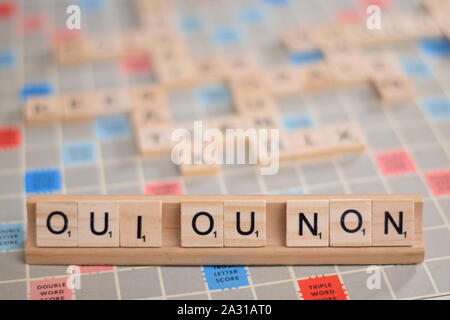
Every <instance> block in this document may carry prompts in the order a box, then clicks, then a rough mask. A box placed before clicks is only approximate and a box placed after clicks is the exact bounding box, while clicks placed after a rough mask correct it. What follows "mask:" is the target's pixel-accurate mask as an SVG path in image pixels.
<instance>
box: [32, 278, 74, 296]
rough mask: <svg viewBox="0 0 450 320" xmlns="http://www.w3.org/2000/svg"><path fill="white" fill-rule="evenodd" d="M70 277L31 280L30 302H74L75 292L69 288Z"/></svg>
mask: <svg viewBox="0 0 450 320" xmlns="http://www.w3.org/2000/svg"><path fill="white" fill-rule="evenodd" d="M68 279H69V277H63V278H54V279H43V280H31V281H30V296H29V299H30V300H72V299H73V291H72V289H69V288H68V287H67V280H68Z"/></svg>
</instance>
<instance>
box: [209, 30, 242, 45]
mask: <svg viewBox="0 0 450 320" xmlns="http://www.w3.org/2000/svg"><path fill="white" fill-rule="evenodd" d="M213 39H214V41H215V42H216V43H217V44H219V45H224V46H229V45H236V44H238V43H239V42H240V41H241V34H240V33H239V32H238V31H237V30H235V29H233V28H222V29H219V30H217V31H216V32H214V34H213Z"/></svg>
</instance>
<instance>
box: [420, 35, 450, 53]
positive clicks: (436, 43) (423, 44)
mask: <svg viewBox="0 0 450 320" xmlns="http://www.w3.org/2000/svg"><path fill="white" fill-rule="evenodd" d="M419 46H420V48H421V49H422V51H423V52H424V53H425V54H427V55H430V56H434V57H448V56H450V42H449V41H448V39H447V38H444V37H441V38H429V39H423V40H420V42H419Z"/></svg>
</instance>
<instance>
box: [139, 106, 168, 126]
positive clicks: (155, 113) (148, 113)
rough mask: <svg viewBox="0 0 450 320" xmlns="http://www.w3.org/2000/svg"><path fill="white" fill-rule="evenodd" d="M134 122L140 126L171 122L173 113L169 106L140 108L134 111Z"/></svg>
mask: <svg viewBox="0 0 450 320" xmlns="http://www.w3.org/2000/svg"><path fill="white" fill-rule="evenodd" d="M132 119H133V124H134V125H135V126H139V127H148V126H153V125H158V126H159V125H161V124H163V123H169V122H170V120H171V115H170V111H169V108H168V107H165V108H164V107H160V108H158V107H150V108H140V109H135V110H133V111H132Z"/></svg>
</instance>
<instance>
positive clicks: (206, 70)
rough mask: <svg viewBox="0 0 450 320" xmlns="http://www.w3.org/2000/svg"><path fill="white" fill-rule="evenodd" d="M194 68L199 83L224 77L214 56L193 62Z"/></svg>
mask: <svg viewBox="0 0 450 320" xmlns="http://www.w3.org/2000/svg"><path fill="white" fill-rule="evenodd" d="M195 69H196V72H197V74H198V78H199V81H200V82H201V83H209V82H219V81H221V80H223V78H224V72H223V70H222V68H221V65H220V63H219V61H218V59H217V58H216V57H211V58H207V59H203V60H201V61H197V62H195Z"/></svg>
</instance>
